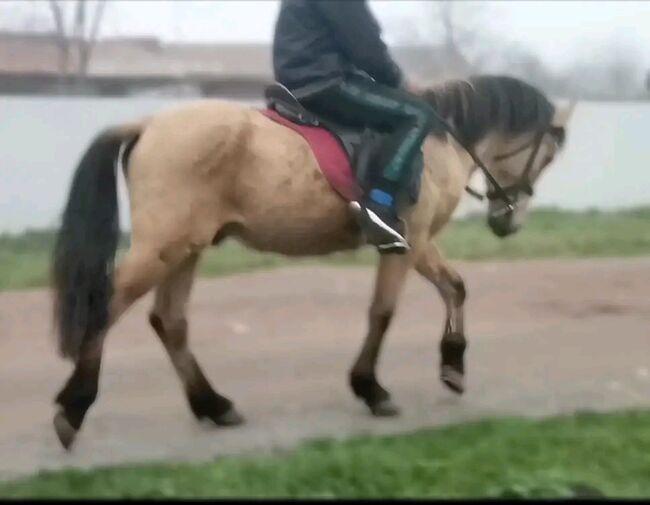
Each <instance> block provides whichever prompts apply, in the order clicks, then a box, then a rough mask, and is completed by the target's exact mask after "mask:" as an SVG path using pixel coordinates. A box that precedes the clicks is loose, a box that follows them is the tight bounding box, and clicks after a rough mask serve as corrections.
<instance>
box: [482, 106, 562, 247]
mask: <svg viewBox="0 0 650 505" xmlns="http://www.w3.org/2000/svg"><path fill="white" fill-rule="evenodd" d="M574 107H575V102H572V103H571V104H569V105H568V106H567V107H563V108H555V110H554V113H553V117H552V120H551V121H550V123H549V124H547V125H546V126H543V127H541V128H539V129H537V130H536V131H533V132H528V133H525V134H519V135H500V136H499V138H498V140H497V142H495V145H494V146H493V148H492V149H491V150H490V151H491V152H492V154H491V155H490V156H489V157H488V159H487V160H485V161H486V162H487V165H488V167H489V169H490V171H491V173H492V175H493V176H494V178H495V179H496V181H497V182H498V183H499V184H500V185H501V187H502V188H503V189H504V190H505V192H506V194H507V195H508V196H509V197H510V200H511V201H512V203H513V204H514V211H512V212H507V209H506V203H505V202H504V201H503V200H502V199H500V198H499V195H498V193H497V192H496V191H495V188H494V187H492V185H491V184H490V183H489V182H487V186H488V191H487V198H488V201H489V204H488V218H487V221H488V225H489V227H490V229H491V230H492V231H493V232H494V234H495V235H497V236H498V237H506V236H508V235H512V234H513V233H516V232H517V231H518V230H519V229H520V228H521V226H522V225H523V224H524V222H525V220H526V216H527V214H528V206H529V203H530V200H531V198H532V197H533V194H534V192H535V183H536V182H537V181H538V180H539V178H540V176H541V175H542V173H543V172H544V171H545V170H546V169H547V167H549V166H550V165H551V164H552V163H553V161H554V160H555V159H556V158H557V156H558V154H559V153H560V152H561V151H562V149H563V147H564V143H565V139H566V131H567V123H568V121H569V119H570V118H571V115H572V113H573V109H574Z"/></svg>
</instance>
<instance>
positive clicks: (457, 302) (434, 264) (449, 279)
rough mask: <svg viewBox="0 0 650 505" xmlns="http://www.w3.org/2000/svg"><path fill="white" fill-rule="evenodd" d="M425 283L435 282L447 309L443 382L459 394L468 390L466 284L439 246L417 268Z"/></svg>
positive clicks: (431, 246)
mask: <svg viewBox="0 0 650 505" xmlns="http://www.w3.org/2000/svg"><path fill="white" fill-rule="evenodd" d="M415 268H416V270H417V271H418V273H419V274H420V275H422V276H423V277H424V278H425V279H427V280H429V281H430V282H432V283H433V284H434V285H435V286H436V288H437V289H438V292H439V293H440V296H441V297H442V299H443V301H444V302H445V306H446V309H447V318H446V321H445V329H444V333H443V335H442V340H441V341H440V358H441V363H440V379H441V380H442V382H443V383H444V384H445V385H446V386H447V387H448V388H449V389H451V390H452V391H454V392H455V393H458V394H461V393H463V392H464V390H465V384H464V378H465V362H464V358H465V348H466V347H467V340H466V339H465V327H464V326H465V321H464V314H463V308H464V304H465V297H466V292H465V283H464V282H463V279H462V278H461V276H460V275H459V274H458V272H456V271H455V270H454V269H453V268H452V267H451V266H450V265H449V264H448V263H447V262H446V260H445V259H444V258H443V257H442V255H441V254H440V251H439V250H438V248H437V247H436V245H435V244H433V243H431V244H429V246H428V249H427V250H426V252H425V254H423V255H422V256H421V257H420V259H419V260H418V262H417V263H416V266H415Z"/></svg>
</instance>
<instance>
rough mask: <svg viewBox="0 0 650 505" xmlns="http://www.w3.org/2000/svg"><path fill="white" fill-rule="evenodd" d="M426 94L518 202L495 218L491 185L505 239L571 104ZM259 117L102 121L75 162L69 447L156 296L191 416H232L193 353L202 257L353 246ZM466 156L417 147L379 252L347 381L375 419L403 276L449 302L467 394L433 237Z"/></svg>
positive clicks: (462, 177)
mask: <svg viewBox="0 0 650 505" xmlns="http://www.w3.org/2000/svg"><path fill="white" fill-rule="evenodd" d="M423 97H424V98H425V99H426V100H428V101H429V103H430V104H431V106H432V107H433V108H434V109H435V110H436V111H437V112H438V114H440V115H441V116H442V117H443V118H445V119H446V120H447V121H448V122H449V123H450V124H451V126H452V127H453V128H454V129H455V131H456V134H457V138H458V139H459V140H460V141H461V142H462V144H464V145H466V147H468V148H469V149H471V150H472V151H474V152H475V153H476V155H477V156H478V157H479V158H480V159H481V160H483V161H484V162H485V164H486V165H487V166H489V167H490V170H491V171H492V173H493V175H494V177H495V179H496V181H497V182H498V183H500V184H502V185H503V186H504V189H505V190H506V192H507V193H508V194H509V195H510V197H511V199H512V200H513V201H514V203H515V204H516V209H515V211H514V212H513V213H510V214H508V213H504V212H500V210H502V209H501V207H502V206H503V205H504V204H503V203H502V202H500V201H499V200H498V199H496V198H495V197H494V194H493V193H494V188H489V187H488V194H487V196H488V199H490V206H489V211H488V212H489V214H488V215H489V222H490V226H492V228H493V230H495V233H497V234H499V235H506V234H508V233H512V232H513V231H515V230H516V229H517V227H518V226H519V225H520V224H521V223H522V222H523V219H524V216H525V214H526V209H527V203H528V201H529V199H530V197H531V196H532V193H533V185H534V183H535V182H536V181H537V180H538V178H539V176H540V174H541V173H542V172H543V171H544V169H545V168H546V167H548V166H549V164H550V163H551V162H552V161H553V159H554V158H555V157H556V155H557V154H558V153H559V151H560V150H561V149H562V146H563V144H564V139H565V134H566V131H565V129H566V124H567V121H568V119H569V116H570V115H571V111H572V107H571V106H569V107H563V108H559V107H557V106H555V105H553V104H552V103H551V102H550V101H549V100H548V99H547V98H546V97H545V96H544V95H543V94H542V93H541V92H540V91H538V90H537V89H536V88H534V87H533V86H531V85H529V84H527V83H525V82H523V81H521V80H518V79H514V78H510V77H502V76H478V77H474V78H470V79H468V80H466V81H462V80H459V81H450V82H446V83H444V84H442V85H440V86H435V87H432V88H430V89H428V90H427V91H426V92H424V93H423ZM268 116H269V114H268V112H267V111H264V110H256V109H254V108H251V107H248V106H245V105H241V104H237V103H232V102H227V101H221V100H217V99H205V100H199V101H196V102H192V103H185V104H182V105H179V106H177V107H174V108H171V109H169V110H165V111H162V112H160V113H158V114H155V115H153V116H151V117H147V118H145V119H142V120H141V121H137V122H134V123H130V124H122V125H117V126H114V127H109V128H107V129H105V130H104V131H102V132H101V133H99V134H98V135H97V137H96V138H95V139H94V140H93V142H92V143H91V144H90V146H89V147H88V149H87V150H86V152H85V153H84V154H83V156H82V158H81V160H80V162H79V164H78V167H77V168H76V172H75V174H74V177H73V180H72V185H71V188H70V192H69V196H68V201H67V204H66V206H65V209H64V212H63V218H62V225H61V227H60V230H59V233H58V236H57V242H56V245H55V249H54V255H53V262H52V273H53V275H52V282H53V291H54V318H55V323H56V329H57V334H58V343H59V349H60V352H61V354H62V355H63V357H65V358H68V359H70V360H71V361H73V362H74V371H73V373H72V375H71V376H70V377H69V379H68V381H67V383H66V384H65V386H64V387H63V388H62V390H61V391H60V392H59V394H58V395H57V396H56V403H57V404H58V409H57V412H56V414H55V416H54V427H55V430H56V433H57V435H58V437H59V439H60V441H61V443H62V444H63V446H64V447H66V448H69V447H70V446H71V444H72V442H73V441H74V439H75V436H76V434H77V433H78V431H79V429H80V427H81V425H82V422H83V419H84V416H85V415H86V412H87V411H88V409H89V407H90V406H91V405H92V404H93V402H94V401H95V399H96V396H97V389H98V377H99V371H100V363H101V359H102V349H103V345H104V342H105V338H106V335H107V332H108V330H109V328H110V327H111V326H112V325H113V324H115V322H116V321H117V320H118V319H119V318H120V317H121V316H122V315H123V314H124V312H125V311H126V310H127V309H128V308H129V307H131V306H132V305H133V303H134V302H135V301H136V300H138V299H139V298H140V297H142V296H143V295H144V294H145V293H147V292H149V291H150V290H152V289H154V288H155V290H156V291H155V302H154V305H153V308H152V309H151V312H150V323H151V326H152V327H153V329H154V330H155V332H156V334H157V335H158V337H159V338H160V340H161V342H162V344H163V345H164V347H165V349H166V350H167V352H168V354H169V357H170V359H171V361H172V363H173V365H174V367H175V369H176V372H177V373H178V376H179V378H180V380H181V381H182V383H183V386H184V390H185V392H186V395H187V399H188V402H189V405H190V407H191V409H192V412H193V413H194V415H195V416H196V417H197V418H208V419H209V420H211V421H212V422H214V424H216V425H219V426H228V425H236V424H239V423H241V422H242V421H243V417H242V416H241V415H240V414H239V413H238V412H237V410H236V408H235V406H234V404H233V403H232V402H231V400H229V399H227V398H226V397H224V396H222V395H221V394H219V393H217V392H216V391H215V390H214V389H213V388H212V386H211V385H210V384H209V382H208V380H207V379H206V377H205V375H204V374H203V372H202V371H201V368H200V366H199V364H198V363H197V361H196V358H195V357H194V355H193V354H192V352H191V350H190V347H189V344H188V335H187V333H188V330H187V328H188V325H187V315H186V314H187V302H188V298H189V295H190V291H191V289H192V282H193V279H194V276H195V269H196V265H197V262H198V260H199V257H200V255H201V253H202V252H203V251H204V250H205V249H206V248H208V247H211V246H218V245H219V244H220V243H221V242H222V241H223V240H224V239H226V238H227V237H233V238H235V239H237V240H239V241H241V242H242V243H243V244H245V245H246V246H248V247H250V248H253V249H256V250H258V251H272V252H275V253H280V254H284V255H287V256H294V257H295V256H306V255H325V254H329V253H332V252H335V251H343V250H351V249H355V248H359V247H361V246H363V245H364V239H363V237H362V236H361V234H360V231H359V228H358V227H357V225H356V224H355V220H354V216H353V214H352V211H351V209H350V208H349V204H348V201H347V200H348V199H347V198H345V197H344V196H343V195H342V194H340V193H339V192H337V191H336V190H334V189H333V187H332V185H331V184H330V182H329V179H328V178H326V177H325V176H324V175H323V172H322V171H321V169H320V164H319V159H318V158H317V157H316V156H315V155H314V150H313V149H312V147H311V146H310V144H309V142H308V140H307V139H306V138H305V136H304V135H303V134H301V132H299V131H295V130H294V129H292V128H288V127H287V126H286V125H284V124H281V122H278V121H277V118H276V119H275V120H274V119H273V118H270V117H268ZM333 148H334V147H333ZM339 148H340V147H339ZM474 159H475V158H472V157H471V156H470V155H469V153H468V151H467V150H466V149H465V148H464V147H462V146H461V144H460V143H459V142H458V141H457V140H455V139H454V138H452V137H451V136H450V135H449V134H447V133H439V132H437V133H432V134H431V135H430V136H429V137H428V138H427V140H426V142H425V144H424V146H423V160H424V168H423V173H422V177H421V184H420V194H419V198H418V200H417V203H416V204H415V205H413V206H412V207H411V208H410V209H409V210H408V211H407V212H406V213H405V214H404V217H405V219H406V221H407V236H408V239H409V241H410V244H411V246H412V250H411V251H410V252H409V253H408V254H406V255H403V256H381V257H380V260H379V265H378V269H377V276H376V283H375V287H374V294H373V298H372V303H371V305H370V309H369V329H368V333H367V335H366V337H365V341H364V342H363V346H362V348H361V350H360V353H359V355H358V356H357V358H356V361H355V362H354V364H353V366H352V368H351V371H350V373H349V383H350V386H351V388H352V390H353V392H354V394H355V395H356V396H357V397H359V398H360V399H362V400H363V401H364V402H365V403H366V405H367V406H368V407H369V410H370V412H371V413H372V414H373V415H376V416H388V415H394V414H396V413H397V412H398V409H397V407H396V406H395V405H394V404H393V403H392V401H391V399H390V395H389V393H388V391H387V390H386V389H384V388H383V387H382V386H381V385H380V384H379V382H378V380H377V373H376V364H377V359H378V356H379V353H380V350H381V346H382V341H383V339H384V336H385V334H386V331H387V329H388V327H389V324H390V322H391V319H392V317H393V312H394V309H395V306H396V303H397V300H398V297H399V296H400V292H401V290H402V287H403V285H404V282H405V279H406V276H407V272H409V271H410V270H411V269H415V270H416V271H417V272H418V273H419V274H420V275H421V276H423V277H424V278H425V279H427V280H428V281H430V282H431V283H432V284H433V285H434V286H435V287H436V288H437V290H438V291H439V293H440V295H441V297H442V299H443V301H444V303H445V305H446V309H447V312H446V321H445V325H444V333H443V335H442V340H441V342H440V356H441V357H440V360H441V361H440V377H441V379H442V381H443V382H444V384H446V385H447V386H448V387H449V388H451V390H453V391H455V392H457V393H461V392H462V391H463V390H464V387H465V385H464V373H465V370H464V351H465V347H466V338H465V334H464V329H463V322H464V319H463V304H464V299H465V288H464V284H463V280H462V278H461V277H460V275H459V274H458V273H457V272H456V271H455V270H454V269H453V268H452V267H451V266H450V265H449V263H448V262H447V261H446V260H445V258H444V257H443V255H442V253H441V251H440V250H439V248H438V247H437V246H436V244H435V242H434V240H433V239H434V238H435V236H436V234H438V232H439V231H440V230H441V229H442V228H443V226H444V225H445V224H446V223H448V222H449V221H450V218H451V216H452V213H453V212H454V209H456V206H457V205H458V203H459V201H460V198H461V196H462V194H463V191H464V189H465V187H466V184H467V183H468V181H469V178H470V176H471V175H472V173H473V172H474V170H475V168H476V166H475V163H474ZM118 161H119V163H118ZM118 165H121V166H122V167H123V169H124V173H125V179H126V184H127V188H128V195H129V201H130V210H131V242H130V247H129V249H128V251H127V252H126V254H125V256H124V257H123V259H122V260H121V261H120V263H119V267H118V268H115V261H116V260H115V256H116V251H117V248H118V239H119V224H118V223H119V219H118V198H117V170H116V166H118Z"/></svg>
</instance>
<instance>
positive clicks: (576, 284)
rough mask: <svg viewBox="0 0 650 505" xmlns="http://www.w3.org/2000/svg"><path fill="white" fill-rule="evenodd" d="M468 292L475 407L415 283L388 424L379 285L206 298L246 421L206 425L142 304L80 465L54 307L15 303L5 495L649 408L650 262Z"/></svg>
mask: <svg viewBox="0 0 650 505" xmlns="http://www.w3.org/2000/svg"><path fill="white" fill-rule="evenodd" d="M459 269H460V271H461V272H462V274H463V275H464V276H465V279H466V281H467V286H468V291H469V299H468V305H467V315H468V322H467V330H468V337H469V339H470V347H469V349H468V373H469V375H468V392H467V393H466V395H465V396H463V397H462V398H456V397H454V396H453V395H452V394H451V393H449V392H448V391H446V390H445V389H444V388H443V386H442V385H441V384H440V383H439V382H438V379H437V376H438V366H437V363H438V350H437V348H438V342H439V338H440V334H441V329H442V316H443V310H442V304H441V302H440V300H439V298H438V295H437V293H436V292H435V291H434V289H433V288H432V287H430V286H429V285H428V284H426V283H425V282H424V281H422V280H421V279H420V278H418V277H417V276H415V275H414V276H413V277H411V279H410V281H409V284H408V287H407V290H406V293H405V296H404V298H403V300H402V304H401V306H400V310H399V312H398V315H397V317H396V320H395V322H394V325H393V327H392V329H391V331H390V333H389V335H388V337H387V344H386V347H385V351H384V354H383V359H382V361H381V367H380V380H382V381H383V383H384V385H385V386H387V387H388V389H390V390H391V392H392V393H393V397H394V399H395V400H396V402H397V403H398V404H399V405H400V406H401V407H402V410H403V413H402V416H401V417H399V418H397V419H372V418H371V417H369V415H367V414H366V411H365V409H364V408H363V406H362V405H361V404H360V403H357V401H356V400H354V398H353V397H352V394H351V393H350V392H349V390H348V388H347V370H348V367H349V366H350V364H351V363H352V360H353V358H354V356H355V354H356V352H357V350H358V348H359V346H360V344H361V340H362V337H363V334H364V331H365V324H366V323H365V312H366V308H367V305H368V296H369V293H370V290H371V285H372V280H373V272H372V271H371V270H363V269H334V268H318V269H316V268H295V269H287V270H281V271H275V272H269V273H256V274H249V275H243V276H236V277H229V278H223V279H215V280H203V281H200V282H199V283H198V285H197V288H196V289H195V291H194V294H193V298H192V303H191V307H190V328H191V334H192V337H191V344H192V347H193V349H194V351H195V353H196V355H197V356H198V358H199V361H200V363H201V364H202V365H203V367H204V370H205V371H206V373H207V375H208V376H209V377H210V378H211V380H212V382H213V384H214V385H215V387H216V389H218V390H219V391H220V392H222V393H223V394H225V395H227V396H229V397H230V398H232V399H233V400H235V402H236V403H237V405H238V408H239V410H240V411H241V412H242V413H243V414H244V415H245V416H246V417H247V420H248V423H247V424H246V425H245V426H243V427H240V428H235V429H229V430H217V429H212V428H210V427H206V426H202V425H199V424H198V423H196V422H195V421H194V419H193V418H192V417H191V414H190V412H189V409H188V408H187V406H186V404H185V399H184V397H183V395H182V393H181V389H180V385H179V383H178V381H177V379H176V376H175V374H174V372H173V369H172V367H171V364H170V363H169V362H168V359H167V357H166V355H165V353H164V351H163V349H162V347H161V345H160V344H159V343H158V341H157V340H156V338H155V337H154V335H153V332H152V331H151V330H150V329H149V328H148V326H147V324H146V318H145V315H146V313H147V311H148V308H149V305H150V299H149V298H148V299H147V300H145V301H143V302H140V303H139V304H138V305H137V306H136V307H135V308H134V309H133V310H132V311H131V312H130V313H129V314H128V315H127V317H125V318H124V319H123V320H122V321H121V322H120V323H119V325H118V326H117V327H116V328H115V330H114V331H113V332H112V333H111V335H110V339H109V341H108V344H107V350H106V359H105V362H104V365H103V370H102V377H101V383H100V396H99V400H98V403H97V404H96V405H95V407H93V408H92V409H91V411H90V414H89V416H88V418H87V421H86V423H85V425H84V429H83V430H82V432H81V434H80V437H79V439H78V441H77V445H76V446H75V449H74V451H73V452H72V453H71V454H66V453H64V452H63V450H62V449H61V448H60V447H59V445H58V442H57V440H56V438H55V435H54V432H53V430H52V428H51V424H50V420H51V416H52V414H53V405H52V398H53V396H54V394H55V393H56V391H57V390H58V389H59V388H60V387H61V385H62V383H63V381H64V380H65V379H66V378H67V375H68V370H69V368H68V367H69V365H68V364H67V363H65V362H62V361H61V360H60V359H59V358H58V357H57V356H56V353H55V352H54V346H53V339H52V338H51V337H50V338H48V336H49V335H50V321H49V315H50V310H51V309H50V305H49V300H48V296H47V294H46V293H44V292H27V293H7V294H0V332H1V333H0V356H1V357H2V366H1V367H0V478H3V477H4V478H7V477H10V476H15V475H19V474H25V473H30V472H33V471H36V470H39V469H46V468H47V469H53V468H61V467H65V466H81V467H87V466H91V465H106V464H114V463H121V462H127V461H144V460H154V459H162V458H165V459H166V458H174V459H187V460H190V459H192V460H199V459H207V458H211V457H214V456H215V455H219V454H225V453H232V452H242V451H249V450H257V449H269V448H273V447H288V446H291V445H293V444H295V443H296V442H298V441H299V440H301V439H304V438H311V437H320V436H348V435H351V434H362V433H390V432H396V431H404V430H411V429H414V428H417V427H423V426H431V425H435V424H441V423H447V422H453V421H458V420H463V419H470V418H476V417H480V416H491V415H504V414H526V415H543V414H549V413H555V412H561V411H571V410H575V409H596V410H604V409H615V408H622V407H629V406H650V259H637V260H606V261H562V262H559V261H539V262H515V263H479V264H462V263H461V264H460V265H459Z"/></svg>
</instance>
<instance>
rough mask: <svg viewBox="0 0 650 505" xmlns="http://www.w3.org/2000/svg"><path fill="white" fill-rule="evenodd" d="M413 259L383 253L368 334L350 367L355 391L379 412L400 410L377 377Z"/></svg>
mask: <svg viewBox="0 0 650 505" xmlns="http://www.w3.org/2000/svg"><path fill="white" fill-rule="evenodd" d="M411 261H412V260H411V256H410V255H405V256H382V257H381V260H380V263H379V269H378V271H377V279H376V281H375V293H374V298H373V301H372V305H371V306H370V311H369V314H368V323H369V329H368V334H367V335H366V339H365V340H364V342H363V347H362V348H361V352H360V353H359V355H358V357H357V359H356V362H355V363H354V366H353V367H352V370H351V371H350V386H351V387H352V391H353V392H354V394H355V395H356V396H357V397H359V398H361V399H362V400H363V401H364V402H365V403H366V405H367V406H368V408H369V409H370V411H371V412H372V414H373V415H375V416H393V415H396V414H398V409H397V407H396V406H395V405H393V403H392V402H391V401H390V394H389V393H388V391H386V390H385V389H384V388H383V387H382V386H381V385H380V384H379V382H378V381H377V375H376V369H377V361H378V359H379V353H380V351H381V346H382V343H383V340H384V335H385V334H386V331H387V330H388V327H389V326H390V322H391V319H392V318H393V313H394V311H395V306H396V304H397V298H398V297H399V294H400V292H401V290H402V287H403V286H404V281H405V280H406V275H407V273H408V270H409V268H411V265H412V263H411Z"/></svg>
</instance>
